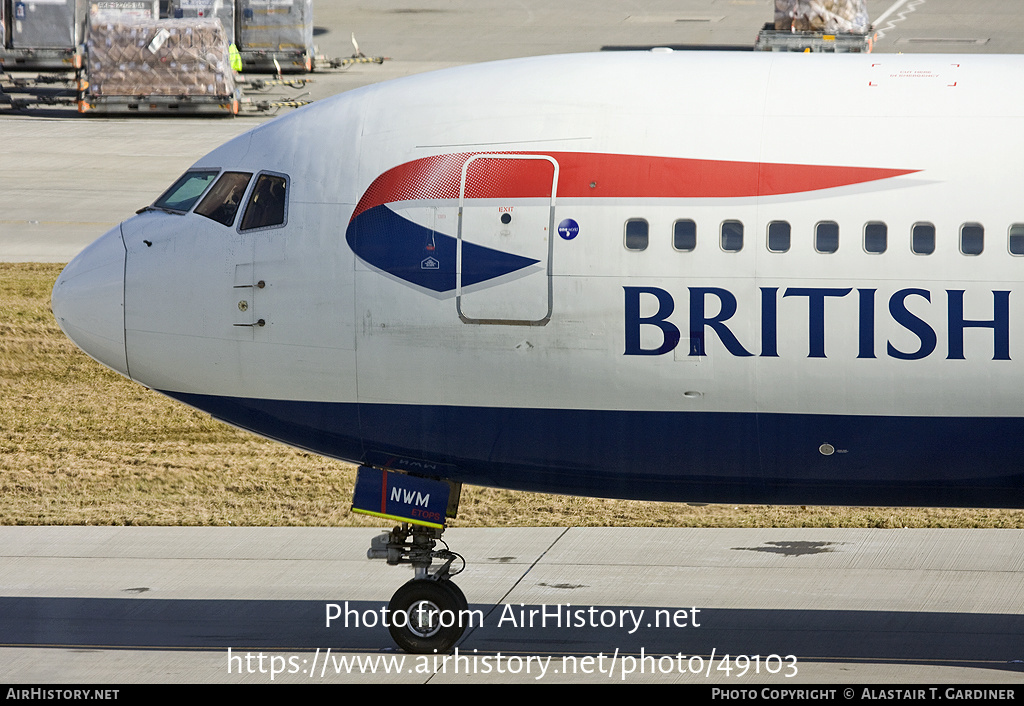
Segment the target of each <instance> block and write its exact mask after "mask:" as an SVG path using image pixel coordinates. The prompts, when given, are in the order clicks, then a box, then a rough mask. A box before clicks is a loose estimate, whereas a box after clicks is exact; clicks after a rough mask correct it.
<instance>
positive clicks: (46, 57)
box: [0, 47, 82, 71]
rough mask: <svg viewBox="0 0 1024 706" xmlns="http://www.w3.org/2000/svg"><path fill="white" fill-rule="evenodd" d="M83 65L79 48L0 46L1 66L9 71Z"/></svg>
mask: <svg viewBox="0 0 1024 706" xmlns="http://www.w3.org/2000/svg"><path fill="white" fill-rule="evenodd" d="M81 67H82V54H81V53H80V52H79V51H78V50H77V49H4V48H3V47H0V68H3V69H4V70H7V71H27V70H32V71H70V70H74V69H80V68H81Z"/></svg>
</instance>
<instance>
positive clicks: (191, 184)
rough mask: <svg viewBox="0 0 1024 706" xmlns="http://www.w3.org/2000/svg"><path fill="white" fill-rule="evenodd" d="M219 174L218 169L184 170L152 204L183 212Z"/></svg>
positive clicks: (189, 207)
mask: <svg viewBox="0 0 1024 706" xmlns="http://www.w3.org/2000/svg"><path fill="white" fill-rule="evenodd" d="M218 174H220V170H219V169H204V170H202V171H195V172H185V174H184V175H182V176H181V178H179V179H178V181H176V182H174V184H172V185H171V188H169V189H168V190H167V191H165V192H164V193H163V194H161V196H160V198H158V199H157V200H156V201H155V202H154V203H153V206H154V207H155V208H166V209H169V210H171V211H181V212H182V213H185V212H186V211H188V210H189V209H191V208H192V206H194V205H195V203H196V201H198V200H199V197H200V196H202V195H203V192H205V191H206V188H207V187H208V186H209V185H210V184H212V183H213V180H214V179H216V178H217V175H218Z"/></svg>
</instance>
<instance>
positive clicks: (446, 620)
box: [388, 579, 468, 654]
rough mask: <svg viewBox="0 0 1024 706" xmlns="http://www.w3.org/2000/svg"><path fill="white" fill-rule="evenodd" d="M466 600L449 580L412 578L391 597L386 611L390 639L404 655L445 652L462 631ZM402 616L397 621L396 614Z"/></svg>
mask: <svg viewBox="0 0 1024 706" xmlns="http://www.w3.org/2000/svg"><path fill="white" fill-rule="evenodd" d="M467 606H468V604H467V602H466V597H465V595H463V593H462V591H461V590H460V589H459V587H458V586H456V585H455V584H453V583H452V582H451V581H447V580H441V581H436V580H433V579H413V580H412V581H409V582H407V583H405V584H403V585H402V587H401V588H399V589H398V590H397V591H395V595H393V596H392V597H391V602H390V603H389V604H388V610H389V611H390V613H391V623H390V626H389V627H388V631H389V632H390V633H391V637H392V639H394V641H395V643H397V644H398V646H399V647H401V648H402V649H403V650H405V651H406V652H411V653H413V654H429V653H432V652H434V651H437V652H439V653H445V652H448V650H450V649H451V648H452V647H454V646H455V643H456V642H458V641H459V638H460V637H462V633H463V632H464V630H465V625H464V624H463V619H464V618H463V613H462V611H464V610H465V609H466V608H467ZM399 612H401V613H403V614H404V616H405V618H404V619H403V618H400V617H399V616H398V613H399Z"/></svg>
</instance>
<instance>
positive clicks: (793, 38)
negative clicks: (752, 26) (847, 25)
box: [754, 22, 875, 54]
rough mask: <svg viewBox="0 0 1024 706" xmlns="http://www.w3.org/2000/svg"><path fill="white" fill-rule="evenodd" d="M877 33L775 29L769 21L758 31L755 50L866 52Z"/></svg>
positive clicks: (872, 44)
mask: <svg viewBox="0 0 1024 706" xmlns="http://www.w3.org/2000/svg"><path fill="white" fill-rule="evenodd" d="M874 44H875V35H874V34H871V33H870V32H869V33H868V34H845V33H838V32H837V33H835V34H826V33H824V32H791V31H789V30H779V29H775V25H774V24H772V23H771V22H769V23H768V24H766V25H765V26H764V28H763V29H762V30H761V31H760V32H759V33H758V35H757V41H756V42H754V51H795V52H835V53H840V52H849V53H862V54H866V53H868V52H870V51H871V50H872V49H873V48H874Z"/></svg>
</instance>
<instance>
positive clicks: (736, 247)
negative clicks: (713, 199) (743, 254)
mask: <svg viewBox="0 0 1024 706" xmlns="http://www.w3.org/2000/svg"><path fill="white" fill-rule="evenodd" d="M721 243H722V250H725V251H726V252H739V251H740V250H742V249H743V224H742V223H741V222H739V221H722V240H721Z"/></svg>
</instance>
